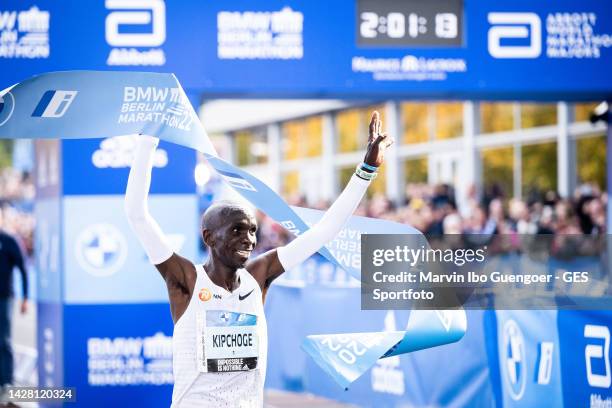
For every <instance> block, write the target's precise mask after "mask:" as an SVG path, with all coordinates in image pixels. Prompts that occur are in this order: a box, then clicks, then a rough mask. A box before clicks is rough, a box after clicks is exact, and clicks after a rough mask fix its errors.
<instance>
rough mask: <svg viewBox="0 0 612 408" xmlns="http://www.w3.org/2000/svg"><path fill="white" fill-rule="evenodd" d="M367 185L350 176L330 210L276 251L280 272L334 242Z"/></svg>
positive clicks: (365, 182)
mask: <svg viewBox="0 0 612 408" xmlns="http://www.w3.org/2000/svg"><path fill="white" fill-rule="evenodd" d="M369 185H370V182H369V181H366V180H364V179H362V178H360V177H357V176H356V175H353V177H351V180H350V181H349V183H348V184H347V185H346V187H345V188H344V191H343V192H342V194H340V196H339V197H338V198H337V199H336V201H335V202H334V203H333V204H332V206H331V207H329V209H328V210H327V212H326V213H325V215H324V216H323V218H321V219H320V220H319V222H317V223H316V224H315V225H313V226H312V228H310V229H309V230H308V231H306V232H305V233H303V234H302V235H299V236H298V237H297V238H296V239H294V240H293V241H291V242H290V243H288V244H287V245H285V246H283V247H280V248H278V249H277V252H276V253H277V255H278V260H279V261H280V263H281V265H283V269H285V270H288V269H291V268H293V267H294V266H295V265H298V264H299V263H302V262H304V261H305V260H306V259H308V257H309V256H311V255H312V254H314V253H315V252H317V251H318V250H319V249H320V248H321V247H322V246H324V245H325V244H327V243H328V242H329V241H331V240H332V239H334V238H335V237H336V235H337V234H338V232H340V230H341V229H342V227H343V226H344V224H345V223H346V221H347V220H348V219H349V217H350V216H351V215H352V214H353V212H355V209H356V208H357V206H358V205H359V202H360V201H361V199H362V198H363V195H364V194H365V192H366V190H367V189H368V186H369Z"/></svg>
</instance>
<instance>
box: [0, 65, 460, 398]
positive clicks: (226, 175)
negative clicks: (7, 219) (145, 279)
mask: <svg viewBox="0 0 612 408" xmlns="http://www.w3.org/2000/svg"><path fill="white" fill-rule="evenodd" d="M133 134H144V135H151V136H155V137H158V138H160V139H162V140H165V141H168V142H172V143H176V144H179V145H182V146H186V147H189V148H192V149H195V150H197V151H199V152H201V153H203V154H204V156H205V157H206V159H207V160H208V162H209V163H210V165H211V166H212V167H214V168H215V170H216V171H217V172H218V173H219V175H220V176H221V177H222V178H223V180H225V182H227V183H228V184H229V185H230V186H232V187H233V188H234V189H235V190H236V191H237V192H238V193H240V194H241V195H242V196H243V197H244V198H245V199H247V200H248V201H250V202H251V203H252V204H253V205H254V206H255V207H257V208H259V209H261V210H263V211H264V212H265V213H266V214H267V215H268V216H270V217H272V218H273V219H274V220H275V221H277V222H278V223H280V224H281V225H282V226H283V227H285V228H286V229H288V230H289V231H291V232H292V233H293V234H295V235H298V234H301V233H303V232H304V231H306V230H308V228H309V227H308V225H309V224H310V225H312V224H313V223H315V222H316V221H317V220H318V219H320V218H321V217H322V215H323V212H320V211H315V210H308V209H303V208H297V207H290V206H289V205H288V204H287V203H286V202H285V201H284V200H283V199H282V198H281V197H280V196H279V195H278V194H276V193H275V192H274V191H272V189H270V188H269V187H268V186H267V185H266V184H265V183H264V182H262V181H261V180H259V179H258V178H256V177H254V176H253V175H251V174H249V173H247V172H245V171H244V170H241V169H240V168H238V167H236V166H234V165H232V164H230V163H228V162H226V161H224V160H223V159H221V158H220V157H219V156H218V154H217V152H216V151H215V149H214V147H213V145H212V143H211V142H210V139H209V138H208V135H207V134H206V131H205V130H204V127H203V126H202V124H201V123H200V121H199V119H198V117H197V115H196V113H195V111H194V109H193V107H192V106H191V104H190V102H189V100H188V99H187V96H186V95H185V92H184V91H183V89H182V87H181V85H180V83H179V82H178V80H177V79H176V77H175V76H174V75H172V74H160V73H143V72H117V71H113V72H99V71H66V72H53V73H47V74H43V75H39V76H35V77H33V78H31V79H28V80H26V81H24V82H21V83H19V84H16V85H13V86H12V87H10V88H7V89H5V90H3V91H1V92H0V138H9V139H18V138H27V139H55V138H58V137H61V138H65V139H85V138H100V137H112V136H123V135H133ZM362 233H365V234H389V233H392V234H412V235H420V233H419V232H418V231H417V230H415V229H414V228H412V227H409V226H406V225H401V224H398V223H393V222H389V221H384V220H377V219H370V218H364V217H351V219H350V220H349V222H348V223H347V225H346V227H345V228H344V229H343V231H341V233H340V234H339V238H338V239H336V240H334V241H333V242H331V243H329V244H328V245H327V246H325V247H323V248H321V250H320V251H319V253H320V254H321V255H322V256H324V257H325V258H326V259H327V260H328V261H329V262H331V263H333V264H335V265H337V266H339V267H341V268H343V269H345V270H346V271H347V272H349V273H350V274H351V275H352V276H354V277H355V278H357V279H359V277H360V268H361V259H360V257H359V256H358V255H359V245H358V243H359V240H360V234H362ZM424 239H425V238H424V237H423V240H424ZM466 321H467V320H466V315H465V312H464V311H463V310H462V309H460V310H448V311H436V310H413V311H412V312H411V314H410V317H409V321H408V325H407V327H406V330H405V331H396V332H380V333H350V334H334V335H316V336H308V337H307V338H306V339H305V341H304V343H303V348H304V350H306V352H308V353H309V354H310V355H311V356H312V357H313V358H314V360H315V361H316V362H317V364H319V365H320V366H321V367H322V368H323V369H324V370H325V371H326V372H328V373H329V374H330V375H331V376H332V377H333V378H334V379H335V380H336V381H337V382H338V383H339V384H340V385H341V386H343V387H347V386H348V385H349V384H350V383H351V382H353V381H355V380H356V379H357V378H358V377H359V376H360V375H362V374H363V373H364V372H365V371H366V370H368V369H369V368H370V367H372V366H373V365H374V364H375V363H376V361H377V360H378V359H379V358H384V357H391V356H395V355H398V354H402V353H408V352H411V351H415V350H420V349H424V348H429V347H435V346H439V345H443V344H448V343H452V342H455V341H458V340H459V339H460V338H461V337H462V336H463V335H464V333H465V330H466Z"/></svg>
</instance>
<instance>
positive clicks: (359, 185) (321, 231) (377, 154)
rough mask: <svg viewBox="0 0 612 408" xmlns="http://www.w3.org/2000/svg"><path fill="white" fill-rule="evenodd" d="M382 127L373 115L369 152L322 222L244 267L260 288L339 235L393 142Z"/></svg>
mask: <svg viewBox="0 0 612 408" xmlns="http://www.w3.org/2000/svg"><path fill="white" fill-rule="evenodd" d="M381 126H382V125H381V121H380V119H379V115H378V112H374V113H373V114H372V119H371V121H370V127H369V139H368V150H367V152H366V154H365V158H364V161H363V163H362V164H361V165H359V166H358V167H357V169H356V171H355V174H354V175H353V176H352V177H351V180H350V181H349V183H348V184H347V186H346V187H345V189H344V191H342V194H340V196H339V197H338V198H337V199H336V201H335V202H334V203H333V204H332V206H331V207H330V208H329V209H328V210H327V212H326V213H325V215H324V216H323V218H321V220H320V221H319V222H318V223H317V224H315V225H314V226H313V227H312V228H310V229H309V230H308V231H306V232H305V233H303V234H302V235H300V236H298V237H297V238H296V239H295V240H293V241H292V242H290V243H289V244H287V245H285V246H283V247H280V248H277V249H274V250H271V251H269V252H266V253H265V254H262V255H261V256H260V257H258V258H256V259H254V260H253V261H252V262H250V263H249V264H247V269H248V270H249V272H251V273H252V274H253V276H255V278H256V279H257V280H258V281H259V282H260V285H261V286H262V287H263V288H267V287H268V286H269V285H270V283H271V282H272V281H273V280H274V279H275V278H277V277H278V276H279V275H280V274H282V273H283V272H284V271H286V270H288V269H291V268H292V267H294V266H295V265H298V264H299V263H301V262H303V261H305V260H306V259H308V257H310V256H311V255H313V254H314V253H315V252H317V251H318V250H319V249H320V248H321V247H323V246H324V245H325V244H327V243H328V242H330V241H331V240H333V239H334V237H335V236H336V235H337V234H338V232H340V230H341V229H342V227H343V226H344V224H345V223H346V221H347V220H348V219H349V217H350V216H351V215H352V214H353V212H354V211H355V209H356V208H357V206H358V205H359V202H360V201H361V199H362V198H363V195H364V194H365V192H366V190H367V188H368V186H369V185H370V181H371V180H373V179H374V178H375V177H376V171H377V170H378V167H379V166H380V165H381V164H382V162H383V160H384V152H385V150H386V149H387V148H388V147H389V146H391V144H393V140H392V139H391V138H390V137H388V136H387V134H386V133H384V134H383V133H381Z"/></svg>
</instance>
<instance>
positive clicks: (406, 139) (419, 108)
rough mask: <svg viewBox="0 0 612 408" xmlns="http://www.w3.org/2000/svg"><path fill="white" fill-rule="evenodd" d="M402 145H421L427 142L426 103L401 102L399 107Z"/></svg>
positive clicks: (427, 121)
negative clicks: (402, 130) (402, 131)
mask: <svg viewBox="0 0 612 408" xmlns="http://www.w3.org/2000/svg"><path fill="white" fill-rule="evenodd" d="M400 108H401V115H402V128H403V129H404V133H403V135H402V139H401V142H402V143H403V144H410V143H423V142H427V141H428V140H429V125H428V124H429V120H428V105H427V104H426V103H412V102H403V103H402V104H401V105H400Z"/></svg>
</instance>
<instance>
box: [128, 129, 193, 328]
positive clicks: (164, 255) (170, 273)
mask: <svg viewBox="0 0 612 408" xmlns="http://www.w3.org/2000/svg"><path fill="white" fill-rule="evenodd" d="M158 143H159V139H157V138H155V137H151V136H139V137H138V140H137V142H136V144H137V146H136V152H135V156H134V161H133V162H132V168H131V170H130V176H129V178H128V184H127V189H126V192H125V213H126V215H127V219H128V222H129V224H130V226H131V227H132V229H133V230H134V232H135V233H136V236H137V237H138V240H139V241H140V243H141V244H142V246H143V248H144V250H145V252H146V253H147V256H148V257H149V260H150V261H151V263H152V264H153V265H155V267H156V268H157V270H158V271H159V272H160V274H161V275H162V277H163V278H164V280H165V282H166V286H167V288H168V295H169V297H170V307H171V309H172V317H173V319H174V321H175V322H176V321H177V320H178V318H179V317H180V316H181V315H182V313H183V311H184V309H185V308H186V304H187V303H188V299H189V298H190V296H191V292H192V290H193V284H194V283H195V267H194V265H193V263H191V261H189V260H187V259H185V258H183V257H181V256H179V255H177V254H175V253H174V252H173V250H172V248H171V247H170V245H169V244H168V242H167V240H166V237H165V235H164V233H163V232H162V230H161V228H160V227H159V225H158V224H157V222H156V221H155V220H154V219H153V217H151V214H149V207H148V204H147V197H148V194H149V188H150V186H151V171H152V168H153V159H154V156H155V149H156V148H157V144H158Z"/></svg>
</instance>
